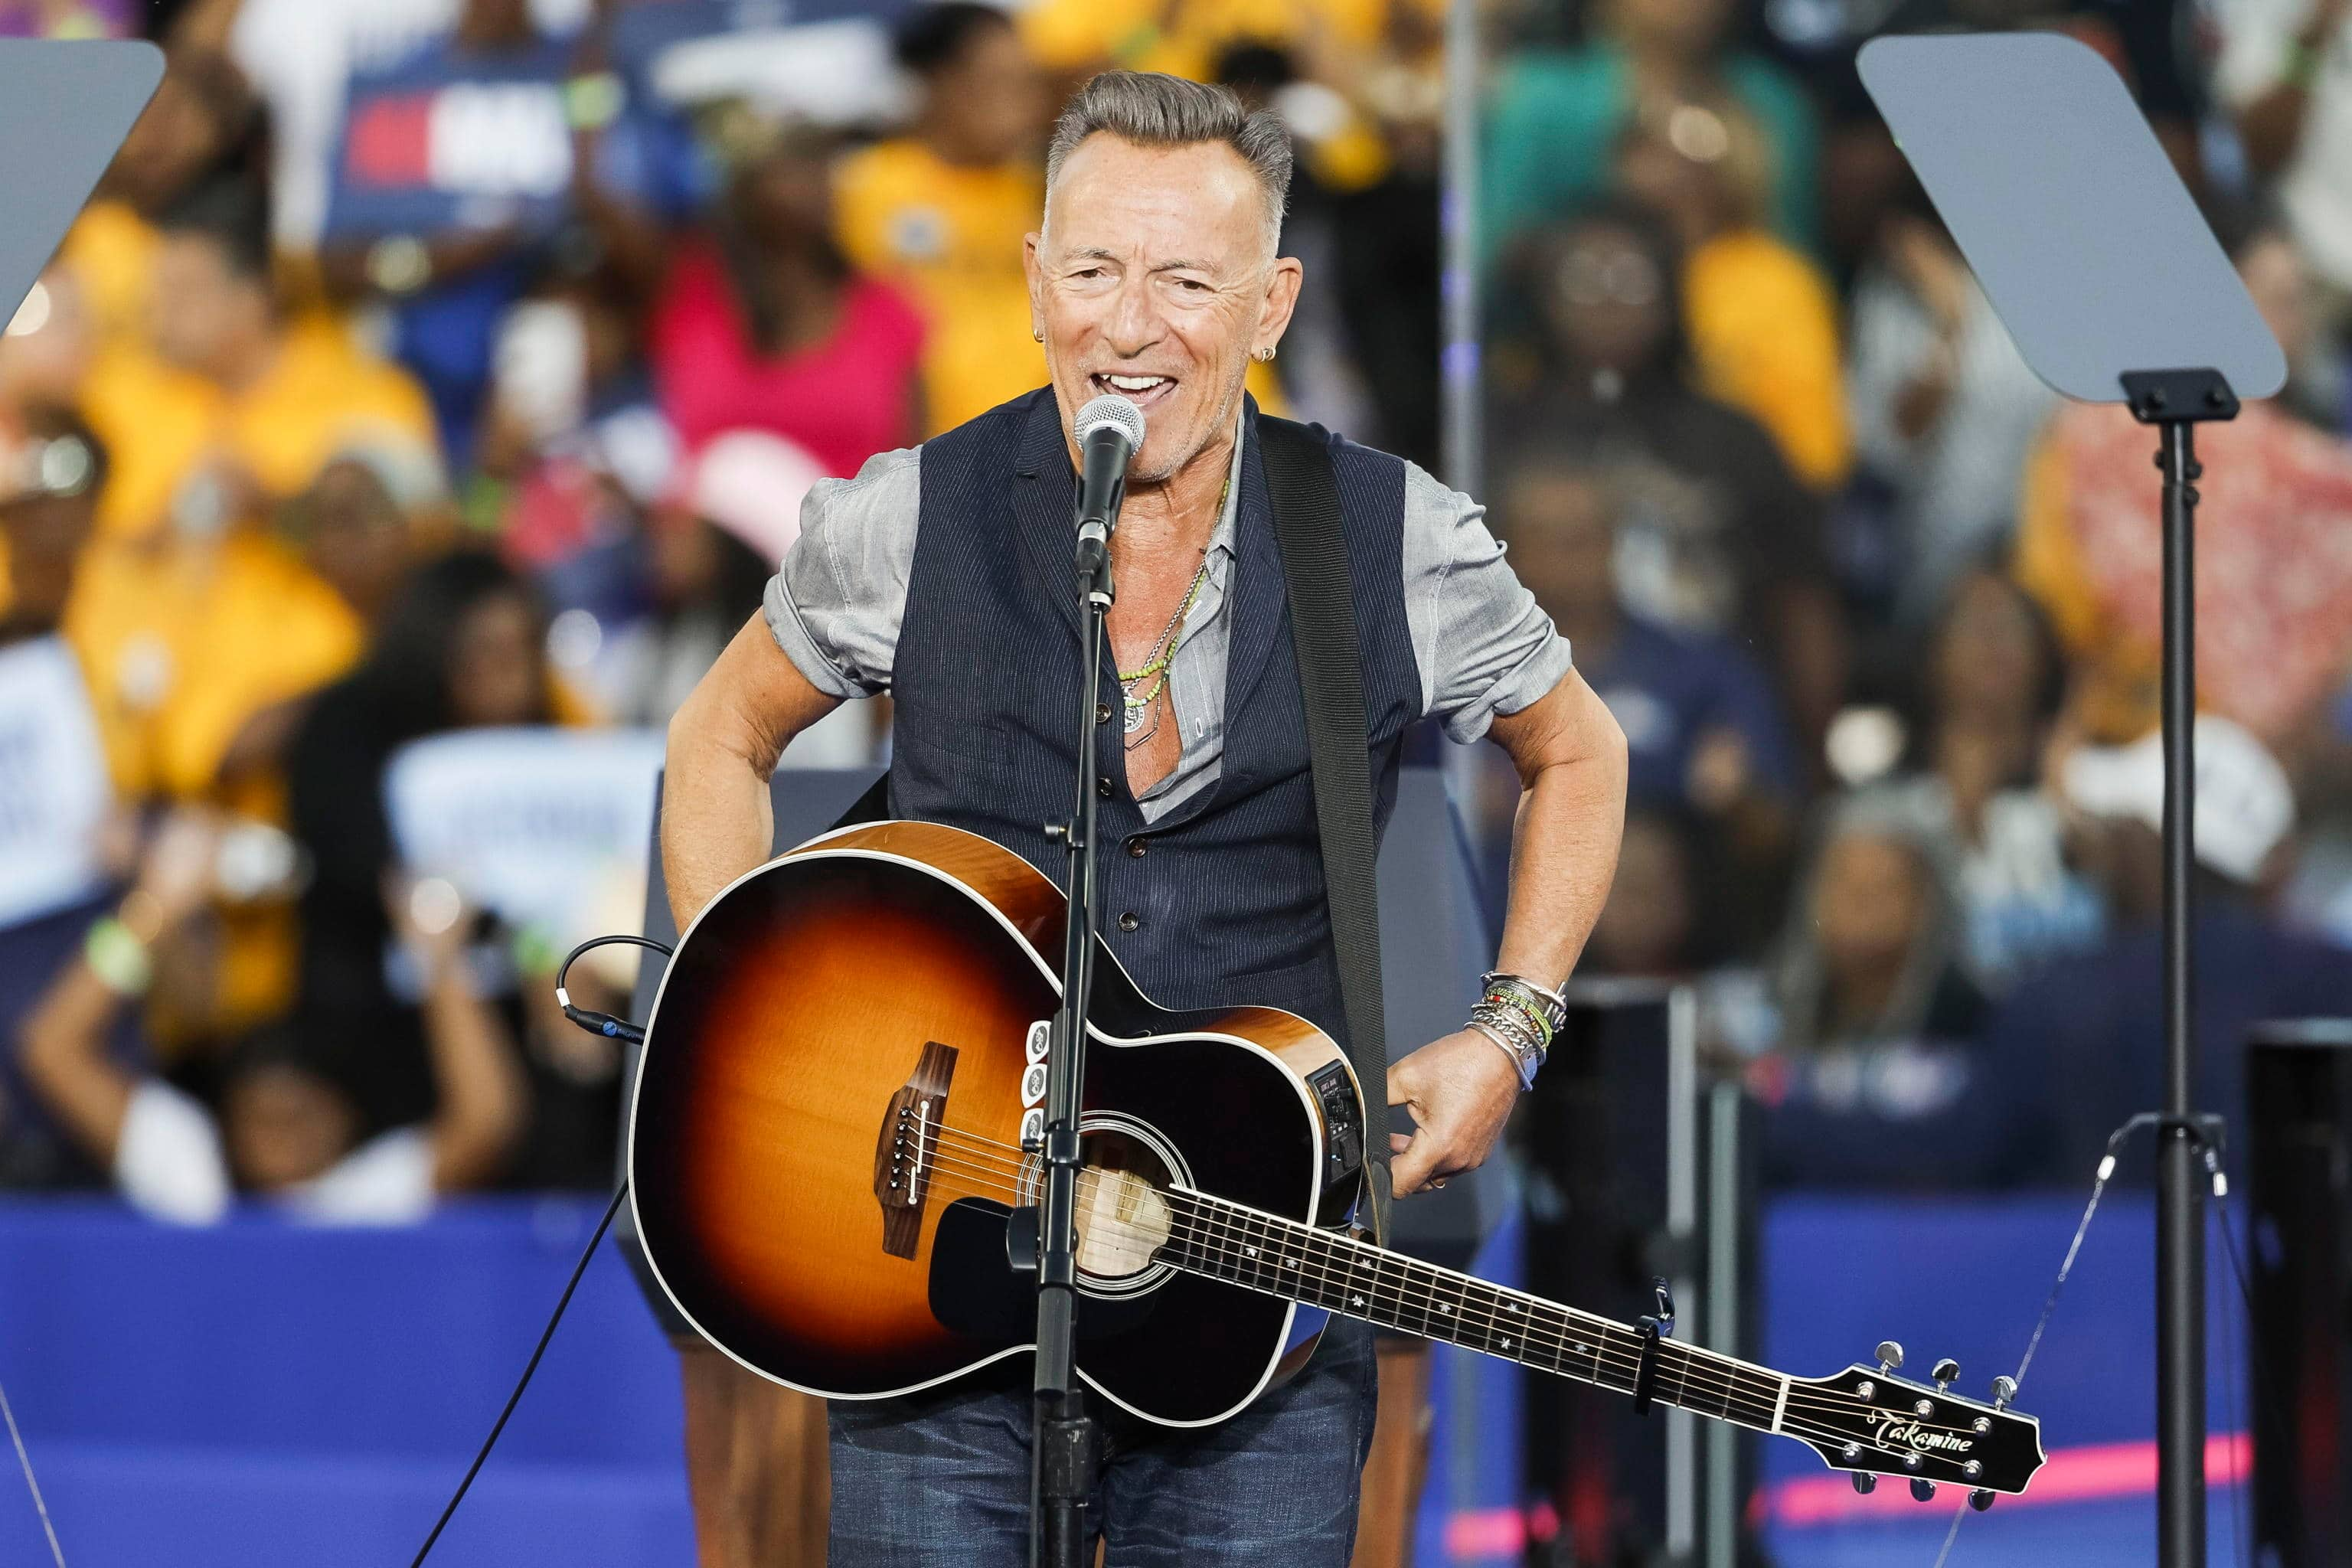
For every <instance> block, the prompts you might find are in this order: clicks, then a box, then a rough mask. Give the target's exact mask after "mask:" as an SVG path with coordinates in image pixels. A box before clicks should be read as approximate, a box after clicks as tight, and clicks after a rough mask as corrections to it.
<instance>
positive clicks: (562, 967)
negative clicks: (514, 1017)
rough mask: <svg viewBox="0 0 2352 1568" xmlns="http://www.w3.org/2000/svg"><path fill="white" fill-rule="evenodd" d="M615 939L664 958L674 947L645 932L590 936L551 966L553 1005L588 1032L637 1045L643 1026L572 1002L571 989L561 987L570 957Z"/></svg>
mask: <svg viewBox="0 0 2352 1568" xmlns="http://www.w3.org/2000/svg"><path fill="white" fill-rule="evenodd" d="M613 942H628V943H630V944H631V945H632V946H635V947H642V948H646V949H648V950H650V951H652V952H658V953H660V954H661V955H662V956H663V957H664V958H668V957H670V956H672V955H673V954H674V953H676V952H677V949H675V948H673V947H671V946H670V945H669V944H668V943H667V942H656V941H655V940H654V939H653V938H651V937H649V936H626V935H614V936H592V937H590V938H589V939H588V940H587V941H586V942H582V943H581V944H580V945H579V946H578V947H575V948H573V949H572V951H571V952H567V953H565V954H564V955H563V962H562V963H559V964H557V965H556V966H555V1005H557V1006H559V1007H561V1008H562V1009H563V1016H565V1017H567V1018H569V1019H571V1020H572V1022H573V1023H575V1024H577V1025H579V1026H581V1027H582V1028H583V1029H585V1030H587V1031H588V1032H589V1033H590V1034H592V1035H603V1036H604V1037H606V1038H607V1039H614V1040H625V1041H627V1042H628V1043H629V1044H630V1045H633V1046H641V1045H643V1044H645V1040H646V1032H645V1030H643V1029H642V1028H640V1027H638V1026H636V1025H635V1024H632V1023H630V1022H629V1021H628V1020H627V1019H626V1018H615V1017H614V1016H613V1015H612V1014H610V1013H599V1012H595V1011H593V1009H591V1008H587V1007H575V1006H573V1005H572V993H571V992H570V991H568V990H566V989H564V984H563V977H564V976H565V975H567V974H569V973H572V961H573V960H574V959H577V958H578V957H579V956H580V955H581V954H582V953H583V952H587V951H588V950H589V949H590V948H592V947H604V946H608V945H609V944H611V943H613Z"/></svg>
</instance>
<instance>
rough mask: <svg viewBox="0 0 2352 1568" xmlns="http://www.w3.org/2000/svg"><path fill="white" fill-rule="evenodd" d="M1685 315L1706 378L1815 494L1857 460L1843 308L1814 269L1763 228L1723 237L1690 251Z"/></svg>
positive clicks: (1712, 390) (1702, 380) (1707, 384)
mask: <svg viewBox="0 0 2352 1568" xmlns="http://www.w3.org/2000/svg"><path fill="white" fill-rule="evenodd" d="M1683 289H1684V310H1685V321H1686V322H1687V325H1688V327H1689V331H1690V339H1691V353H1692V355H1693V357H1694V358H1695V359H1696V362H1697V367H1698V373H1699V381H1700V384H1701V385H1702V386H1703V388H1704V389H1705V390H1706V392H1707V394H1708V395H1711V396H1714V397H1718V398H1721V399H1722V400H1723V401H1724V402H1726V403H1728V404H1730V405H1732V406H1733V407H1735V408H1738V409H1739V410H1740V411H1742V412H1743V413H1745V414H1747V415H1748V416H1749V417H1751V418H1753V419H1754V420H1755V421H1756V422H1757V423H1758V424H1759V425H1761V426H1764V428H1765V429H1766V430H1768V431H1769V432H1770V433H1771V436H1772V438H1773V440H1774V441H1775V442H1777V443H1778V444H1779V446H1780V453H1781V455H1782V456H1783V457H1785V458H1788V460H1789V466H1790V468H1793V469H1795V470H1796V473H1797V477H1798V478H1799V479H1803V480H1804V481H1805V482H1806V483H1807V484H1809V485H1811V486H1812V487H1813V488H1814V489H1830V488H1832V486H1834V485H1835V484H1837V483H1838V481H1839V480H1841V479H1844V478H1845V475H1846V470H1847V468H1850V467H1852V465H1853V432H1852V431H1851V430H1850V429H1849V428H1848V427H1847V425H1846V413H1845V384H1844V372H1843V368H1842V366H1841V364H1840V363H1839V358H1838V326H1837V301H1836V300H1835V298H1834V297H1833V296H1832V294H1831V292H1830V285H1829V280H1828V279H1825V278H1823V277H1822V274H1821V272H1820V270H1819V269H1818V268H1815V267H1814V266H1813V264H1812V263H1811V262H1810V261H1808V260H1806V259H1805V258H1804V257H1803V256H1802V255H1801V254H1799V253H1798V252H1797V251H1796V250H1794V249H1792V248H1791V247H1789V246H1787V245H1784V244H1782V243H1781V242H1780V240H1778V239H1775V238H1773V237H1772V236H1770V235H1769V234H1767V233H1765V232H1764V231H1763V230H1762V229H1742V230H1736V231H1734V232H1732V233H1729V234H1724V235H1718V236H1717V237H1715V238H1713V239H1710V240H1708V241H1707V242H1706V244H1704V245H1702V246H1700V247H1698V248H1697V249H1696V250H1695V251H1693V252H1692V253H1691V256H1690V259H1689V261H1688V263H1687V264H1686V265H1685V271H1684V278H1683Z"/></svg>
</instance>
